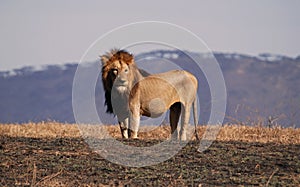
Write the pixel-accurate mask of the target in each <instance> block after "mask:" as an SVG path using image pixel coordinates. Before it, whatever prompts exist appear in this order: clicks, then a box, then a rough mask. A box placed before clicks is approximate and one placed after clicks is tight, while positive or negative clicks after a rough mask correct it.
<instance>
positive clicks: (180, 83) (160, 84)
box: [101, 50, 198, 140]
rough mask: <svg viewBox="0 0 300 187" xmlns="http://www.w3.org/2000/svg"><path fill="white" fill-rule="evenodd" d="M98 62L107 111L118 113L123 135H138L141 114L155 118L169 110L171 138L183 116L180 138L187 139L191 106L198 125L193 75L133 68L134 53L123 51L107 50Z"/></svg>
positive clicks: (195, 86)
mask: <svg viewBox="0 0 300 187" xmlns="http://www.w3.org/2000/svg"><path fill="white" fill-rule="evenodd" d="M101 61H102V63H103V68H102V81H103V87H104V90H105V104H106V105H107V112H110V113H114V114H115V115H117V117H118V121H119V125H120V128H121V133H122V136H123V137H124V138H127V137H128V136H129V137H131V138H137V132H138V128H139V123H140V116H141V115H143V116H148V117H158V116H160V115H162V114H163V113H164V112H166V111H167V110H168V109H170V125H171V132H172V138H174V139H178V131H177V124H178V121H179V117H180V115H182V120H181V129H180V139H181V140H186V130H187V124H188V122H189V117H190V110H191V107H192V106H193V109H194V122H195V125H197V115H196V113H197V112H196V110H197V103H196V93H197V86H198V82H197V79H196V78H195V77H194V76H193V75H192V74H190V73H189V72H187V71H182V70H174V71H169V72H165V73H161V74H152V75H149V74H148V73H145V72H144V71H142V70H139V69H138V68H137V67H136V64H135V62H134V58H133V55H131V54H129V53H128V52H126V51H122V50H112V51H110V52H109V53H107V54H105V55H103V56H101ZM128 128H129V129H130V130H129V131H128Z"/></svg>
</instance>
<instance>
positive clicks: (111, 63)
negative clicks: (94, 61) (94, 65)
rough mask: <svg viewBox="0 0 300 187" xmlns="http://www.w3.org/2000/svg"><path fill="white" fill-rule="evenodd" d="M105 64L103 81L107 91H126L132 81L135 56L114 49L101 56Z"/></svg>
mask: <svg viewBox="0 0 300 187" xmlns="http://www.w3.org/2000/svg"><path fill="white" fill-rule="evenodd" d="M101 61H102V64H103V68H102V81H103V85H104V89H105V91H108V92H111V90H112V89H114V90H115V91H118V92H121V93H124V92H126V91H128V87H129V86H130V83H131V82H132V79H133V76H132V71H131V69H132V66H134V59H133V56H132V55H131V54H129V53H127V52H126V51H117V50H112V51H111V52H110V53H107V54H106V55H103V56H101Z"/></svg>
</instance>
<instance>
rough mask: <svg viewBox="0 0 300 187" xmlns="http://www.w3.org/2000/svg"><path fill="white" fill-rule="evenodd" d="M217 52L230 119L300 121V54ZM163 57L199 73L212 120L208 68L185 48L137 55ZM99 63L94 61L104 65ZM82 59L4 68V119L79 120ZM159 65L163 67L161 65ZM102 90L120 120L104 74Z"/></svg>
mask: <svg viewBox="0 0 300 187" xmlns="http://www.w3.org/2000/svg"><path fill="white" fill-rule="evenodd" d="M193 54H196V55H200V56H201V55H202V56H201V59H203V61H205V59H206V60H208V59H209V58H212V56H211V54H198V53H193ZM214 57H215V58H216V59H217V61H218V63H219V65H220V68H221V70H222V72H223V75H224V79H225V84H226V88H227V95H228V100H227V101H228V102H227V111H226V122H231V123H238V122H243V123H247V124H249V125H253V124H254V123H263V124H265V125H266V124H268V123H270V121H269V118H270V119H271V118H272V119H273V121H275V119H276V120H277V121H276V123H278V124H283V125H284V126H299V124H297V121H299V120H300V117H298V116H300V114H299V111H300V96H299V93H300V88H298V86H297V85H300V56H298V57H296V58H292V57H287V56H283V55H273V54H267V53H265V54H262V55H259V56H251V55H245V54H239V53H220V52H215V53H214ZM161 59H164V60H167V61H170V62H171V63H174V64H175V65H177V66H180V67H184V69H186V70H188V71H191V72H194V73H196V74H197V75H198V76H199V77H198V78H199V79H200V81H199V82H200V83H201V85H200V88H201V90H200V91H201V92H200V93H203V95H202V96H200V97H201V98H200V100H201V101H200V107H201V114H200V123H206V122H207V120H208V118H209V111H210V107H211V105H210V100H211V99H210V96H209V95H210V92H209V85H208V84H207V81H205V76H204V74H202V75H200V74H201V73H199V72H197V71H196V70H195V67H194V65H193V63H192V61H191V59H190V58H189V57H188V56H187V55H186V54H184V53H183V52H180V51H166V50H157V51H151V52H147V53H142V54H139V55H136V60H139V61H140V63H145V64H146V63H149V64H150V63H157V62H159V61H161ZM98 63H99V62H93V63H89V64H90V66H95V67H94V68H99V64H98ZM159 63H160V62H159ZM95 64H97V65H95ZM77 65H78V64H77V63H67V64H64V65H47V66H44V67H39V68H37V67H31V66H27V67H23V68H18V69H14V70H11V71H0V90H1V91H0V111H1V112H0V122H1V123H21V122H27V121H41V120H47V119H50V120H56V121H60V122H68V123H72V122H75V119H74V116H73V111H72V83H73V78H74V74H75V71H76V69H77ZM150 65H151V64H150ZM150 67H151V66H150ZM157 69H158V70H162V69H161V68H159V67H157ZM147 70H148V69H147ZM154 70H155V67H154ZM99 71H100V70H99ZM96 90H97V91H96V92H97V93H96V102H97V109H98V112H99V115H100V116H105V117H104V118H105V120H104V121H106V122H110V123H112V122H115V121H113V116H106V114H104V113H103V112H102V110H103V111H104V110H105V109H104V105H103V104H104V101H103V98H104V96H103V93H102V85H101V80H98V82H97V87H96ZM114 120H115V119H114ZM274 123H275V122H274ZM272 125H274V124H272Z"/></svg>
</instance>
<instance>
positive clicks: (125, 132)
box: [119, 118, 128, 139]
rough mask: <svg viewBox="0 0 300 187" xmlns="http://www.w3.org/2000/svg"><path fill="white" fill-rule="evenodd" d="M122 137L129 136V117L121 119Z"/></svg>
mask: <svg viewBox="0 0 300 187" xmlns="http://www.w3.org/2000/svg"><path fill="white" fill-rule="evenodd" d="M119 125H120V130H121V134H122V138H125V139H127V138H128V118H126V119H124V120H122V121H119Z"/></svg>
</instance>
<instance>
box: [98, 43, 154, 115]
mask: <svg viewBox="0 0 300 187" xmlns="http://www.w3.org/2000/svg"><path fill="white" fill-rule="evenodd" d="M101 61H102V83H103V87H104V91H105V105H107V110H106V112H108V113H113V107H112V102H111V91H112V89H116V91H117V92H119V93H124V94H129V92H130V88H131V86H132V84H133V83H134V81H136V77H137V76H138V75H139V76H142V75H143V76H147V75H149V74H148V73H147V72H145V71H143V70H139V69H138V68H137V67H136V65H135V62H134V58H133V55H132V54H130V53H128V52H127V51H124V50H117V49H113V50H111V51H110V52H108V53H106V54H105V55H102V56H101Z"/></svg>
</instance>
